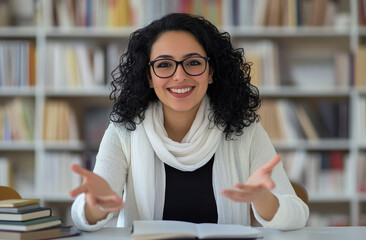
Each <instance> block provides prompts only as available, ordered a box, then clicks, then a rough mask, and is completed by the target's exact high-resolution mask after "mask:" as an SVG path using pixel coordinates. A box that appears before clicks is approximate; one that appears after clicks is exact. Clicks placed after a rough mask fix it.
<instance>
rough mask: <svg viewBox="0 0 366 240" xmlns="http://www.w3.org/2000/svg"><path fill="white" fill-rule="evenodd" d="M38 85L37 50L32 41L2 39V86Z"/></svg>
mask: <svg viewBox="0 0 366 240" xmlns="http://www.w3.org/2000/svg"><path fill="white" fill-rule="evenodd" d="M35 85H36V51H35V46H34V43H33V42H31V41H22V40H15V41H4V40H1V41H0V87H19V86H24V87H32V86H35Z"/></svg>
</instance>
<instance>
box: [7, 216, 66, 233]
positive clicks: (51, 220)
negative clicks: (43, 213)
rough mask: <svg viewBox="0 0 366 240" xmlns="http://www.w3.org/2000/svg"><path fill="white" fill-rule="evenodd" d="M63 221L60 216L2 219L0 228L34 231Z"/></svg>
mask: <svg viewBox="0 0 366 240" xmlns="http://www.w3.org/2000/svg"><path fill="white" fill-rule="evenodd" d="M61 223H62V221H61V219H60V218H58V217H54V216H49V217H44V218H38V219H33V220H29V221H24V222H19V221H0V230H9V231H33V230H38V229H43V228H48V227H54V226H58V225H61Z"/></svg>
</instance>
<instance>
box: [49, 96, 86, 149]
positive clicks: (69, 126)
mask: <svg viewBox="0 0 366 240" xmlns="http://www.w3.org/2000/svg"><path fill="white" fill-rule="evenodd" d="M43 116H44V121H43V123H44V124H43V139H44V140H45V141H51V142H52V141H71V142H72V141H78V140H79V129H78V122H77V117H76V114H75V110H74V109H73V108H72V107H71V105H70V103H69V102H67V101H63V100H47V101H46V103H45V107H44V115H43Z"/></svg>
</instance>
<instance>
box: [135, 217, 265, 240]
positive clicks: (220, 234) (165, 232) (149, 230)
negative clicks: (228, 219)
mask: <svg viewBox="0 0 366 240" xmlns="http://www.w3.org/2000/svg"><path fill="white" fill-rule="evenodd" d="M260 237H262V233H261V232H260V231H259V230H258V229H256V228H253V227H250V226H243V225H231V224H214V223H199V224H195V223H189V222H181V221H156V220H154V221H134V222H133V232H132V236H131V238H132V239H133V240H152V239H178V238H179V239H190V238H191V239H196V238H198V239H256V238H260Z"/></svg>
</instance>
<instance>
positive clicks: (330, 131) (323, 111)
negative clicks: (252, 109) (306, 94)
mask: <svg viewBox="0 0 366 240" xmlns="http://www.w3.org/2000/svg"><path fill="white" fill-rule="evenodd" d="M259 115H260V116H261V124H262V125H263V127H264V129H266V131H267V132H268V135H269V136H270V138H271V139H272V140H273V141H283V142H294V141H295V140H299V139H309V140H320V139H334V138H338V139H347V138H348V135H349V130H348V128H349V109H348V102H347V101H339V102H332V101H327V100H321V101H319V102H314V103H311V102H305V101H288V100H285V99H280V100H269V99H266V100H264V101H263V103H262V106H261V108H260V109H259Z"/></svg>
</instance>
